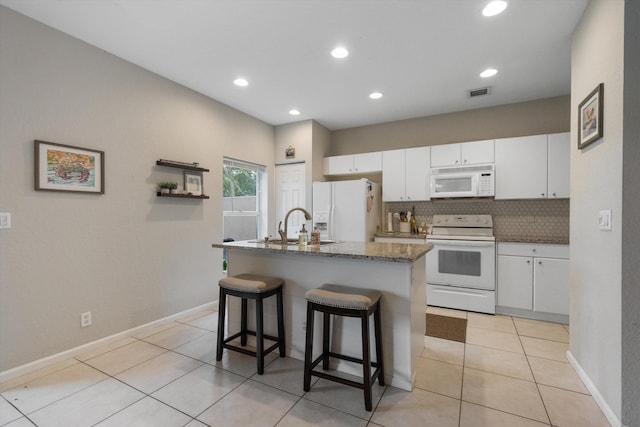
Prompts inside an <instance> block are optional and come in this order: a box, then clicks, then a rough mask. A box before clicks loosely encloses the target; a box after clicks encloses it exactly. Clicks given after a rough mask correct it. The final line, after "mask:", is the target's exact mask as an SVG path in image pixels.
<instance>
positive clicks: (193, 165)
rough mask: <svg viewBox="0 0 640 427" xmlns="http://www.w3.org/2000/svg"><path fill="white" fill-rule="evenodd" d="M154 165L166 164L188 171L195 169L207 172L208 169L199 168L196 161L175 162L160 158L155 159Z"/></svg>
mask: <svg viewBox="0 0 640 427" xmlns="http://www.w3.org/2000/svg"><path fill="white" fill-rule="evenodd" d="M156 165H158V166H166V167H169V168H177V169H182V170H188V171H195V172H209V169H205V168H201V167H200V166H199V164H198V163H183V162H176V161H173V160H165V159H160V160H156Z"/></svg>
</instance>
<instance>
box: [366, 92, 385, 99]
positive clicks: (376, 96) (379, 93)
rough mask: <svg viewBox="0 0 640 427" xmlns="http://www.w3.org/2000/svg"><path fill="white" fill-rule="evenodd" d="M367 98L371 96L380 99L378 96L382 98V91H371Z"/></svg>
mask: <svg viewBox="0 0 640 427" xmlns="http://www.w3.org/2000/svg"><path fill="white" fill-rule="evenodd" d="M369 98H371V99H380V98H382V93H381V92H371V93H370V94H369Z"/></svg>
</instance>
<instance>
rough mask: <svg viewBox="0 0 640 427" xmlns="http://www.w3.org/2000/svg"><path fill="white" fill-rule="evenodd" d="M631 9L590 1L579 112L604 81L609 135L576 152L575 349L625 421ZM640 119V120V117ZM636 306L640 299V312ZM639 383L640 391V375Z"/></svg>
mask: <svg viewBox="0 0 640 427" xmlns="http://www.w3.org/2000/svg"><path fill="white" fill-rule="evenodd" d="M624 6H625V2H624V1H621V0H615V1H610V0H593V1H591V2H590V3H589V5H588V6H587V8H586V10H585V12H584V15H583V17H582V20H581V21H580V23H579V24H578V26H577V27H576V30H575V32H574V35H573V41H572V58H571V70H572V71H571V93H572V94H573V96H572V98H571V110H572V111H577V108H578V105H579V104H580V102H582V100H583V99H584V98H585V97H586V96H587V95H588V94H589V93H590V92H591V91H592V90H593V89H594V88H595V87H596V86H597V85H598V84H599V83H601V82H602V83H604V137H603V138H602V139H601V140H599V141H598V142H595V143H593V144H591V145H590V146H588V147H586V148H585V149H583V150H578V149H577V147H576V145H575V142H574V144H573V147H572V149H571V214H570V216H571V218H570V227H571V260H570V283H571V293H570V316H571V339H570V340H571V342H570V351H571V354H572V355H573V357H575V359H576V360H577V362H578V364H579V365H580V366H581V368H582V369H583V370H584V371H585V373H586V375H587V376H588V377H589V379H590V380H591V381H592V382H593V384H594V385H595V387H596V388H597V389H598V391H599V394H600V395H601V396H595V397H596V399H598V398H599V397H601V398H602V399H603V400H604V403H605V404H606V405H607V406H608V407H609V408H610V410H611V411H612V412H613V413H614V414H615V416H616V417H618V419H619V418H620V416H621V375H622V372H621V358H622V338H621V330H622V328H621V325H622V319H621V309H622V305H621V304H622V294H621V280H622V269H621V256H622V252H621V249H622V235H623V234H624V230H623V225H624V224H623V223H622V215H623V213H622V200H623V199H622V196H623V194H622V189H623V185H624V184H623V176H622V169H623V161H622V155H623V146H625V145H626V141H624V139H623V132H622V130H623V95H624V92H623V91H624V85H623V63H624V58H623V54H624V51H623V48H624V34H623V32H624V26H623V23H624ZM635 117H636V120H637V113H636V115H635ZM577 126H578V124H577V114H572V115H571V134H572V139H573V140H574V141H575V140H576V135H577V132H578V128H577ZM625 183H626V182H625ZM636 185H637V184H636ZM636 188H637V186H636ZM636 194H637V193H636ZM602 209H611V212H612V221H611V222H612V225H613V229H612V231H600V230H599V229H598V212H599V211H600V210H602ZM636 220H637V216H636ZM636 255H637V254H636ZM636 262H637V256H636ZM636 285H637V283H636ZM627 302H628V303H632V302H631V301H627ZM637 304H638V301H635V306H636V309H637ZM636 333H637V328H636ZM636 363H637V360H636ZM635 385H636V388H637V386H638V378H637V377H636V378H635ZM636 403H637V402H636ZM631 425H638V424H637V423H633V424H631Z"/></svg>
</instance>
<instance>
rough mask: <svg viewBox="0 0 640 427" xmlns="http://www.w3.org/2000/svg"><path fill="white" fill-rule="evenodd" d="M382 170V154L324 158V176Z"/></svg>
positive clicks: (377, 152) (379, 152)
mask: <svg viewBox="0 0 640 427" xmlns="http://www.w3.org/2000/svg"><path fill="white" fill-rule="evenodd" d="M381 170H382V152H381V151H375V152H372V153H361V154H347V155H344V156H332V157H325V158H324V174H325V175H347V174H359V173H369V172H380V171H381Z"/></svg>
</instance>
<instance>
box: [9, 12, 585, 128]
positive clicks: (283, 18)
mask: <svg viewBox="0 0 640 427" xmlns="http://www.w3.org/2000/svg"><path fill="white" fill-rule="evenodd" d="M487 2H488V0H82V1H79V0H0V4H2V5H5V6H7V7H9V8H11V9H13V10H15V11H17V12H20V13H22V14H24V15H27V16H30V17H32V18H34V19H36V20H38V21H41V22H43V23H45V24H47V25H50V26H51V27H54V28H56V29H58V30H61V31H63V32H65V33H67V34H70V35H72V36H74V37H77V38H79V39H81V40H84V41H86V42H87V43H89V44H92V45H94V46H97V47H99V48H101V49H104V50H106V51H108V52H111V53H113V54H114V55H116V56H119V57H121V58H124V59H126V60H127V61H130V62H132V63H134V64H137V65H139V66H141V67H144V68H146V69H148V70H150V71H153V72H155V73H157V74H159V75H162V76H164V77H166V78H168V79H171V80H173V81H175V82H178V83H180V84H182V85H184V86H186V87H189V88H191V89H193V90H195V91H198V92H200V93H202V94H204V95H207V96H209V97H211V98H214V99H216V100H218V101H221V102H223V103H225V104H227V105H230V106H232V107H234V108H236V109H238V110H240V111H243V112H245V113H247V114H249V115H251V116H254V117H256V118H258V119H261V120H263V121H265V122H267V123H270V124H272V125H279V124H284V123H290V122H295V121H300V120H307V119H315V120H317V121H319V122H320V123H322V124H323V125H325V126H326V127H328V128H329V129H331V130H336V129H343V128H349V127H355V126H362V125H368V124H373V123H381V122H388V121H393V120H400V119H407V118H412V117H421V116H429V115H434V114H442V113H447V112H453V111H462V110H469V109H474V108H482V107H488V106H495V105H502V104H509V103H514V102H522V101H528V100H533V99H541V98H547V97H552V96H557V95H564V94H568V93H569V91H570V61H571V34H572V32H573V29H574V27H575V26H576V24H577V22H578V21H579V19H580V17H581V15H582V12H583V10H584V8H585V6H586V3H587V0H508V2H509V6H508V8H507V9H506V11H505V12H503V13H502V14H500V15H498V16H495V17H492V18H486V17H484V16H482V14H481V11H482V9H483V7H484V6H485V4H486V3H487ZM336 45H343V46H345V47H347V48H348V49H349V51H350V55H349V56H348V57H347V58H346V59H343V60H336V59H334V58H332V57H331V56H330V51H331V49H332V48H333V47H335V46H336ZM487 67H493V68H497V69H498V70H499V73H498V74H497V75H496V76H494V77H492V78H488V79H482V78H480V77H479V76H478V74H479V73H480V72H481V71H482V70H483V69H485V68H487ZM239 76H242V77H245V78H246V79H248V80H249V82H250V84H249V86H248V87H245V88H239V87H237V86H235V85H234V84H233V83H232V82H233V80H234V79H235V78H236V77H239ZM484 86H491V87H492V91H491V94H490V95H487V96H483V97H478V98H474V99H468V98H467V93H466V91H467V90H469V89H475V88H480V87H484ZM373 91H380V92H383V93H384V97H383V98H382V99H379V100H371V99H369V98H368V94H369V93H370V92H373ZM292 108H296V109H298V110H300V111H301V114H300V115H299V116H297V117H294V116H290V115H289V114H288V111H289V110H290V109H292Z"/></svg>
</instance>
